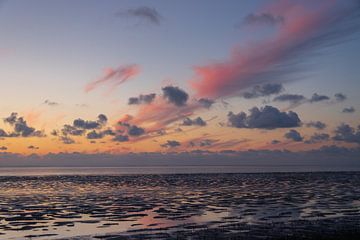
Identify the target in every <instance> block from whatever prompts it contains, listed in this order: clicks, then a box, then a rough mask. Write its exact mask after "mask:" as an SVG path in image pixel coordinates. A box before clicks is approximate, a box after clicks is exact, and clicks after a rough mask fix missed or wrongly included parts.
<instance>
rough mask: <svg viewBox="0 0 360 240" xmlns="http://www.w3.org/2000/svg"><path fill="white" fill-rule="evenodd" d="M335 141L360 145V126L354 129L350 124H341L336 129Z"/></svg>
mask: <svg viewBox="0 0 360 240" xmlns="http://www.w3.org/2000/svg"><path fill="white" fill-rule="evenodd" d="M333 140H335V141H343V142H348V143H358V144H360V125H359V126H358V128H357V129H354V128H353V127H350V126H349V125H348V124H341V125H340V126H338V127H337V128H336V129H335V136H334V137H333Z"/></svg>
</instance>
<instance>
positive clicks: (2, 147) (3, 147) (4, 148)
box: [0, 146, 8, 151]
mask: <svg viewBox="0 0 360 240" xmlns="http://www.w3.org/2000/svg"><path fill="white" fill-rule="evenodd" d="M7 149H8V148H7V147H5V146H1V147H0V151H6V150H7Z"/></svg>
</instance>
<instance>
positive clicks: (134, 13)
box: [116, 6, 162, 25]
mask: <svg viewBox="0 0 360 240" xmlns="http://www.w3.org/2000/svg"><path fill="white" fill-rule="evenodd" d="M116 15H117V16H120V17H132V18H137V19H139V20H144V21H146V22H148V23H151V24H155V25H160V23H161V20H162V16H161V15H160V13H159V12H158V11H157V10H156V9H155V8H151V7H147V6H141V7H137V8H131V9H127V10H126V11H119V12H117V14H116Z"/></svg>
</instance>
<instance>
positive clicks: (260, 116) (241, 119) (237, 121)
mask: <svg viewBox="0 0 360 240" xmlns="http://www.w3.org/2000/svg"><path fill="white" fill-rule="evenodd" d="M249 111H250V114H248V115H247V114H246V113H245V112H240V113H239V114H234V113H233V112H229V113H228V124H229V126H231V127H235V128H260V129H275V128H291V127H299V126H300V124H301V120H300V118H299V117H298V115H297V114H296V113H295V112H293V111H289V112H280V111H279V110H278V109H277V108H275V107H272V106H265V107H263V108H260V109H259V108H257V107H253V108H252V109H250V110H249Z"/></svg>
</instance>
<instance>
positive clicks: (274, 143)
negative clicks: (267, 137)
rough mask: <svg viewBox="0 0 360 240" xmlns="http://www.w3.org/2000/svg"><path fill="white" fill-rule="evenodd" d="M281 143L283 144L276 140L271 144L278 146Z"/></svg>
mask: <svg viewBox="0 0 360 240" xmlns="http://www.w3.org/2000/svg"><path fill="white" fill-rule="evenodd" d="M279 143H281V142H280V141H279V140H276V139H274V140H272V141H271V144H273V145H276V144H279Z"/></svg>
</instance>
